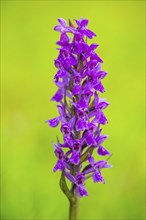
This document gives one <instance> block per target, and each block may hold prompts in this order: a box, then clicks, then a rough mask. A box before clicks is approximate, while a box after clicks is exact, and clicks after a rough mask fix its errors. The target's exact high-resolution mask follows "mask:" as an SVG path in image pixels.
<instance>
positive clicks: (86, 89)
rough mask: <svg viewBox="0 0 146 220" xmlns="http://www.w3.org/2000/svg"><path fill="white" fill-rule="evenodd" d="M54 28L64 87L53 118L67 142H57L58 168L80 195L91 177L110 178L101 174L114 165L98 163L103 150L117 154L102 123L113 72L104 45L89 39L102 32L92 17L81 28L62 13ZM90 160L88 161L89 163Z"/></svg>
mask: <svg viewBox="0 0 146 220" xmlns="http://www.w3.org/2000/svg"><path fill="white" fill-rule="evenodd" d="M58 22H59V25H57V26H55V28H54V30H55V31H58V32H60V33H61V35H60V40H59V41H58V42H57V45H59V48H58V50H59V55H58V58H57V59H56V60H55V62H54V64H55V67H56V68H57V73H56V75H55V76H54V82H55V84H56V86H57V87H58V89H57V92H56V93H55V94H54V96H53V97H52V100H53V101H55V102H57V108H58V113H59V114H58V116H57V117H56V118H53V119H49V120H47V122H48V124H49V126H51V127H56V126H58V125H59V123H60V130H61V132H62V134H63V140H64V141H63V143H60V141H59V140H58V141H57V144H54V150H55V155H56V157H57V163H56V165H55V167H54V171H57V170H60V171H63V172H64V174H65V176H66V178H68V179H69V180H70V181H71V182H72V184H73V189H74V190H75V191H76V192H77V193H78V195H79V197H82V196H87V195H88V193H87V191H86V189H85V180H86V179H87V178H88V177H90V176H92V178H93V181H94V182H102V183H105V181H104V178H103V176H102V174H101V170H102V169H103V168H109V167H111V165H109V164H108V162H107V160H99V161H97V162H95V160H94V158H93V152H94V150H96V151H97V155H99V156H106V155H111V154H110V152H109V151H108V150H107V149H105V147H104V146H103V142H104V141H105V140H106V138H107V135H105V134H102V128H101V126H102V125H105V124H106V123H107V122H108V121H107V118H106V117H105V115H104V113H103V110H104V109H105V108H106V107H107V106H108V105H109V103H108V102H107V101H106V99H103V98H100V97H99V94H100V93H103V92H104V91H105V89H104V86H103V85H102V79H103V78H104V77H105V76H106V75H107V73H106V72H105V71H103V70H101V64H102V62H103V61H102V59H101V58H100V57H99V56H98V55H97V53H96V52H95V50H96V48H97V47H98V44H93V43H92V44H91V45H88V44H87V39H88V38H90V39H92V38H93V37H94V36H96V34H95V33H93V32H92V31H91V30H89V29H88V20H87V19H80V20H75V22H76V27H75V26H74V25H73V24H72V22H71V21H70V20H69V25H67V22H66V21H65V20H64V19H62V18H59V19H58ZM83 164H85V166H83Z"/></svg>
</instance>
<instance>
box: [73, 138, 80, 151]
mask: <svg viewBox="0 0 146 220" xmlns="http://www.w3.org/2000/svg"><path fill="white" fill-rule="evenodd" d="M80 147H81V145H80V140H75V141H74V143H73V149H74V150H75V151H79V150H80Z"/></svg>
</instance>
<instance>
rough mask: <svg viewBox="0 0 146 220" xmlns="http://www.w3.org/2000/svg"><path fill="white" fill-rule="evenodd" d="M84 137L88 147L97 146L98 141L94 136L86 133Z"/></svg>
mask: <svg viewBox="0 0 146 220" xmlns="http://www.w3.org/2000/svg"><path fill="white" fill-rule="evenodd" d="M84 137H85V140H86V143H87V145H88V146H90V145H95V144H96V141H95V138H94V135H93V134H91V133H89V132H86V133H85V135H84Z"/></svg>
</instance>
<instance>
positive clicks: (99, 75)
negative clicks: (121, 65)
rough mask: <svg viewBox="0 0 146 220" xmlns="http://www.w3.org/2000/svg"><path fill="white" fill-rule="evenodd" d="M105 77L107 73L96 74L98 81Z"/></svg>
mask: <svg viewBox="0 0 146 220" xmlns="http://www.w3.org/2000/svg"><path fill="white" fill-rule="evenodd" d="M106 75H107V73H106V72H104V71H100V72H98V73H97V77H98V79H103V78H104V77H105V76H106Z"/></svg>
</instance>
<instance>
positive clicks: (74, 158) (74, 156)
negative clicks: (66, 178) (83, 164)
mask: <svg viewBox="0 0 146 220" xmlns="http://www.w3.org/2000/svg"><path fill="white" fill-rule="evenodd" d="M70 162H71V163H73V164H75V165H78V164H79V163H80V158H79V153H78V152H73V153H72V156H71V158H70Z"/></svg>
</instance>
